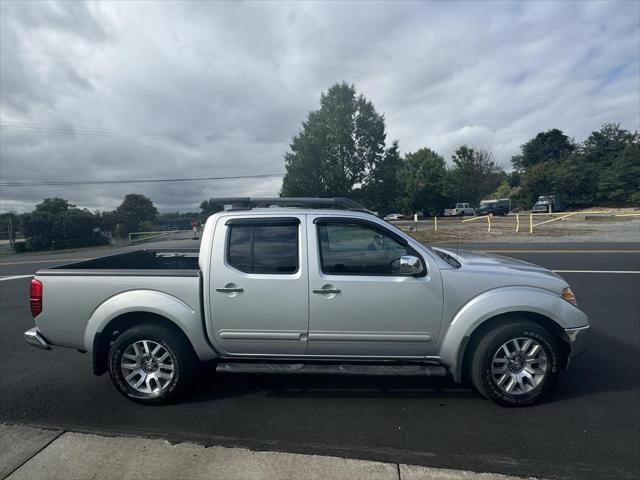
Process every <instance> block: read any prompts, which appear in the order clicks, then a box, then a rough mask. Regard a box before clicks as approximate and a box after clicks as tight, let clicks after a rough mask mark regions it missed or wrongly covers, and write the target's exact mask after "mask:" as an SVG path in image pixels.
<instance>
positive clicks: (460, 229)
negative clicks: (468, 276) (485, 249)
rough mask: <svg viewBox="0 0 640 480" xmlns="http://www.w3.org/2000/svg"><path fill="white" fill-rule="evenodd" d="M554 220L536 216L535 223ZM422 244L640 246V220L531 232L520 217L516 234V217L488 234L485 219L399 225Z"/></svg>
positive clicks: (559, 225)
mask: <svg viewBox="0 0 640 480" xmlns="http://www.w3.org/2000/svg"><path fill="white" fill-rule="evenodd" d="M550 218H551V217H548V218H547V217H534V224H535V223H538V222H543V221H545V220H547V219H550ZM398 226H399V227H400V228H402V229H403V230H405V231H407V232H408V233H409V234H411V235H412V236H414V237H415V238H417V239H418V240H420V241H421V242H443V241H444V242H446V241H456V239H457V241H459V242H482V243H495V242H505V243H563V242H598V243H600V242H602V243H622V242H639V243H640V217H593V218H590V217H589V216H586V217H585V216H584V215H576V216H575V217H569V218H567V219H563V220H556V221H554V222H549V223H546V224H543V225H539V226H536V227H534V229H533V234H530V233H529V215H527V214H523V215H520V227H519V231H518V233H516V216H515V215H509V216H508V217H499V218H493V219H492V220H491V232H488V231H487V227H488V225H487V221H486V219H485V217H483V218H479V219H477V220H472V221H469V222H464V223H463V222H461V221H460V220H459V219H443V220H440V219H439V220H438V230H437V231H436V230H435V226H434V222H433V220H431V221H421V222H419V223H418V230H417V231H416V230H415V229H414V227H413V226H412V224H409V223H404V224H400V225H398Z"/></svg>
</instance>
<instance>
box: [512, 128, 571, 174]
mask: <svg viewBox="0 0 640 480" xmlns="http://www.w3.org/2000/svg"><path fill="white" fill-rule="evenodd" d="M575 147H576V146H575V144H574V143H573V141H572V140H571V139H570V138H569V137H567V136H566V135H565V134H564V132H563V131H562V130H558V129H557V128H554V129H552V130H547V131H546V132H540V133H538V134H537V135H536V136H535V137H534V138H532V139H531V140H529V141H528V142H527V143H525V144H524V145H522V146H521V147H520V150H521V153H520V155H516V156H514V157H513V158H512V159H511V162H512V163H513V166H514V168H515V169H516V170H518V171H525V170H527V169H528V168H531V167H533V166H534V165H537V164H539V163H543V162H554V163H560V162H561V161H562V160H563V159H565V158H566V157H568V156H569V155H570V154H571V152H573V150H574V149H575Z"/></svg>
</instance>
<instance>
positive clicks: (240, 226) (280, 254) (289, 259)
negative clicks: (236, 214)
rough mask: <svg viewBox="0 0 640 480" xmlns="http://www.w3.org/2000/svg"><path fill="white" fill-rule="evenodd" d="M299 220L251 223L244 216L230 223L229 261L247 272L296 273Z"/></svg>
mask: <svg viewBox="0 0 640 480" xmlns="http://www.w3.org/2000/svg"><path fill="white" fill-rule="evenodd" d="M261 220H262V219H261ZM294 220H295V221H294ZM298 223H299V221H298V219H293V220H289V221H287V220H280V221H278V220H277V219H274V221H273V223H268V222H264V221H262V222H256V223H250V222H248V221H247V220H244V219H243V220H242V221H240V222H233V221H230V222H228V223H227V225H228V228H229V231H228V240H227V255H226V257H227V263H228V264H229V265H230V266H232V267H233V268H236V269H237V270H240V271H241V272H245V273H259V274H292V273H296V272H297V271H298V267H299V265H298V263H299V261H298V259H299V254H298V249H299V246H298V243H299V242H298Z"/></svg>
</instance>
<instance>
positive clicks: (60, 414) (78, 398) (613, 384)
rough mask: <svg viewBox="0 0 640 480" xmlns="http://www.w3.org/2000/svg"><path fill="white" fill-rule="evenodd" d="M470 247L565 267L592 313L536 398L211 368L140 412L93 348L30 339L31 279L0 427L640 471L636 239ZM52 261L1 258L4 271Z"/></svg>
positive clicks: (535, 470) (424, 382)
mask: <svg viewBox="0 0 640 480" xmlns="http://www.w3.org/2000/svg"><path fill="white" fill-rule="evenodd" d="M190 246H192V245H190ZM471 247H472V248H474V249H478V250H485V251H486V250H494V251H495V250H499V251H500V253H502V254H505V255H509V256H514V257H517V258H521V259H524V260H527V261H531V262H533V263H538V264H541V265H544V266H546V267H549V268H552V269H554V270H561V271H563V273H561V274H562V275H563V276H565V277H566V278H567V280H568V281H569V282H570V283H571V284H572V286H573V288H574V291H575V293H576V295H577V297H578V300H579V302H580V304H581V308H583V310H584V311H585V312H586V313H587V314H589V316H590V318H591V320H592V323H593V327H594V332H593V333H594V335H593V338H592V344H591V348H590V349H589V350H588V351H587V352H586V353H585V354H584V355H582V356H581V357H579V358H578V359H576V361H575V362H574V364H573V365H572V368H571V369H570V371H569V372H567V373H565V374H564V375H563V376H562V378H561V382H560V384H559V385H558V387H557V388H556V389H555V390H554V391H553V392H552V394H551V395H549V396H548V397H547V399H546V401H544V402H543V403H542V404H541V405H538V406H534V407H529V408H524V409H505V408H501V407H498V406H496V405H494V404H493V403H491V402H489V401H487V400H484V399H482V398H480V397H479V396H478V395H477V394H476V393H475V392H473V391H472V390H470V389H469V388H468V387H466V386H458V385H455V384H452V383H449V382H448V381H444V380H433V379H416V378H358V377H350V378H344V377H338V378H336V377H321V376H317V377H316V376H311V377H298V376H295V377H291V376H289V377H288V376H280V377H279V376H258V375H245V376H226V377H225V376H215V375H212V374H209V375H204V376H203V377H202V378H201V384H200V385H199V386H198V388H197V391H196V392H195V393H194V394H193V395H192V396H190V397H189V398H187V399H185V401H184V402H183V403H181V404H176V405H166V406H154V407H144V406H140V405H137V404H134V403H131V402H129V401H127V400H126V399H124V398H123V397H122V396H121V395H119V394H118V393H117V392H116V391H115V390H114V389H113V387H112V386H111V384H110V380H109V378H108V377H107V376H103V377H94V376H93V375H92V373H91V359H90V358H89V357H88V356H87V355H81V354H79V353H77V352H75V351H67V350H64V349H54V350H52V351H49V352H44V351H38V350H36V349H33V348H31V347H28V346H27V345H26V344H24V342H23V341H22V332H23V331H24V330H26V329H27V328H29V327H30V326H32V324H33V322H32V320H31V318H30V315H29V313H28V301H27V288H28V278H23V279H14V280H1V281H0V301H1V307H0V422H8V423H22V424H28V425H34V426H41V427H48V428H55V429H61V430H70V431H78V432H93V433H102V434H125V435H142V436H148V437H157V438H168V439H171V440H174V441H193V442H197V443H200V444H204V445H224V446H239V447H248V448H254V449H263V450H274V451H289V452H298V453H317V454H329V455H336V456H343V457H353V458H360V459H368V460H377V461H382V462H401V463H411V464H420V465H428V466H433V467H444V468H458V469H471V470H476V471H490V472H499V473H505V474H511V475H520V476H527V475H532V476H542V477H549V478H575V479H582V478H593V479H604V478H638V476H639V475H640V467H639V463H640V459H639V453H638V452H640V433H639V432H640V409H639V408H638V405H640V371H639V370H638V368H637V365H638V358H639V353H640V319H639V312H640V274H637V273H619V272H631V271H635V272H638V271H640V253H639V250H638V248H639V247H638V245H637V244H636V245H626V244H613V245H611V244H610V245H585V244H579V245H558V244H555V245H552V246H540V245H505V244H501V245H500V246H499V247H494V246H491V245H472V246H471ZM85 255H90V252H89V253H88V252H85V253H70V254H67V255H66V256H67V258H84V256H85ZM19 262H32V263H19ZM10 263H12V264H11V265H9V264H10ZM2 264H3V265H2ZM53 264H55V261H52V259H51V257H48V256H40V257H39V258H35V257H22V258H17V259H16V258H15V257H14V259H13V260H12V259H3V260H2V261H0V275H1V276H11V275H25V274H30V273H32V272H33V271H35V269H37V268H42V267H45V266H48V265H53ZM602 271H606V272H618V273H601V272H602Z"/></svg>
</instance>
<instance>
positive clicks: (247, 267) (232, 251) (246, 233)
mask: <svg viewBox="0 0 640 480" xmlns="http://www.w3.org/2000/svg"><path fill="white" fill-rule="evenodd" d="M251 229H252V227H250V226H246V227H245V226H242V227H240V226H238V227H231V228H230V229H229V250H228V255H227V259H228V262H229V265H233V266H234V267H235V268H237V269H238V270H242V271H243V272H250V271H251V235H252V231H251Z"/></svg>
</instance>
